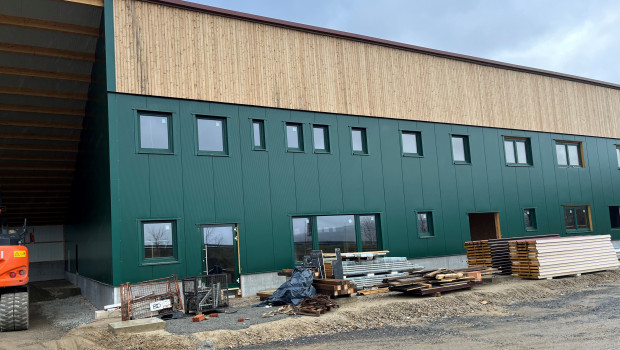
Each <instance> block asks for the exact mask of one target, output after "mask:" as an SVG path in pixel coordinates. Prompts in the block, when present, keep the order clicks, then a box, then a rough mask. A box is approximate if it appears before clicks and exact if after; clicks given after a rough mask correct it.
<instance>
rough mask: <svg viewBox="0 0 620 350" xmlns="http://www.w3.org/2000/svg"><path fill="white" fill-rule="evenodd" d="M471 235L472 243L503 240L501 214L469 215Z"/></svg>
mask: <svg viewBox="0 0 620 350" xmlns="http://www.w3.org/2000/svg"><path fill="white" fill-rule="evenodd" d="M469 233H470V235H471V240H472V241H480V240H484V239H494V238H501V236H502V235H501V231H500V228H499V213H469Z"/></svg>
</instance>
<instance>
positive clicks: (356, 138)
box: [351, 128, 368, 154]
mask: <svg viewBox="0 0 620 350" xmlns="http://www.w3.org/2000/svg"><path fill="white" fill-rule="evenodd" d="M351 142H352V146H353V154H368V144H367V141H366V129H364V128H351Z"/></svg>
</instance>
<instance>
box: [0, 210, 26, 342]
mask: <svg viewBox="0 0 620 350" xmlns="http://www.w3.org/2000/svg"><path fill="white" fill-rule="evenodd" d="M3 212H4V208H1V207H0V220H1V221H0V223H1V225H0V226H1V227H0V332H8V331H21V330H26V329H28V326H29V315H28V313H29V306H28V280H29V278H28V268H29V260H30V259H29V255H28V248H26V247H25V246H24V245H23V244H24V235H25V233H26V229H27V227H26V220H24V226H23V228H22V229H21V230H17V229H11V228H9V226H8V224H7V221H6V220H5V219H3V218H2V214H3ZM20 231H21V232H20Z"/></svg>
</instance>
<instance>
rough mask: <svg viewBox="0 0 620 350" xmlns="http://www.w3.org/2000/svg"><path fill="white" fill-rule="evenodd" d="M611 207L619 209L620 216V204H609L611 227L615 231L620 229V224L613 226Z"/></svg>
mask: <svg viewBox="0 0 620 350" xmlns="http://www.w3.org/2000/svg"><path fill="white" fill-rule="evenodd" d="M611 208H616V209H617V211H618V216H619V218H620V205H610V206H608V211H609V227H610V228H611V230H613V231H617V230H620V225H619V226H617V227H614V226H613V223H612V220H611Z"/></svg>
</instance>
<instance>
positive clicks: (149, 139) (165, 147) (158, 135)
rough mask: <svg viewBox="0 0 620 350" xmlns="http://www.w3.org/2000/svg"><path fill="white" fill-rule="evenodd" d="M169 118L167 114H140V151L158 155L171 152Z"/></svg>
mask: <svg viewBox="0 0 620 350" xmlns="http://www.w3.org/2000/svg"><path fill="white" fill-rule="evenodd" d="M170 118H171V116H170V115H169V114H157V113H149V114H146V113H145V114H140V118H139V122H140V140H139V141H140V142H139V143H140V149H141V150H149V151H155V152H160V153H168V152H172V142H171V135H172V130H171V128H172V127H171V125H172V123H171V120H170Z"/></svg>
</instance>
